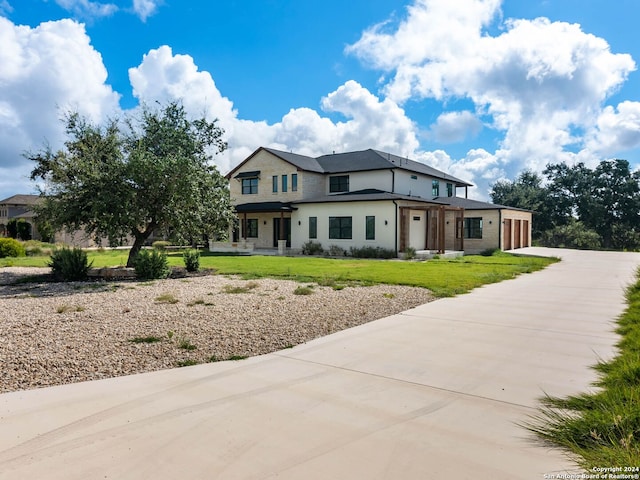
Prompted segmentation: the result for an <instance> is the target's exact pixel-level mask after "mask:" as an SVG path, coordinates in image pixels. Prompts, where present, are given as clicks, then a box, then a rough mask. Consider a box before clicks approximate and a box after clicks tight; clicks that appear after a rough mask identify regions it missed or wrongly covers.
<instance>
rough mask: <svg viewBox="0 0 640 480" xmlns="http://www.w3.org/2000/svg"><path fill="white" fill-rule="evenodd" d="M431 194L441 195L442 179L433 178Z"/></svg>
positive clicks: (434, 195)
mask: <svg viewBox="0 0 640 480" xmlns="http://www.w3.org/2000/svg"><path fill="white" fill-rule="evenodd" d="M431 196H433V197H439V196H440V180H431Z"/></svg>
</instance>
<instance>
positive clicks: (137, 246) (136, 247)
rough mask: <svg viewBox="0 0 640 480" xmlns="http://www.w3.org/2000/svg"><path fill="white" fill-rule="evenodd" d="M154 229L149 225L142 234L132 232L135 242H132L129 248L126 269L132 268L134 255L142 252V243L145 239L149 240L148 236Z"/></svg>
mask: <svg viewBox="0 0 640 480" xmlns="http://www.w3.org/2000/svg"><path fill="white" fill-rule="evenodd" d="M154 228H155V227H153V226H152V225H149V226H147V228H146V229H145V230H144V232H140V231H137V230H136V231H135V232H132V233H133V236H134V238H135V240H134V242H133V246H132V247H131V250H129V258H127V267H129V268H133V266H134V262H135V259H136V255H138V252H140V250H142V246H143V245H144V242H146V241H147V238H149V235H151V232H153V229H154Z"/></svg>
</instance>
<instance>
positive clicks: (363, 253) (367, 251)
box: [349, 247, 396, 258]
mask: <svg viewBox="0 0 640 480" xmlns="http://www.w3.org/2000/svg"><path fill="white" fill-rule="evenodd" d="M349 252H350V254H351V256H352V257H355V258H395V257H396V252H395V251H394V250H391V249H386V248H382V247H360V248H358V247H351V248H350V249H349Z"/></svg>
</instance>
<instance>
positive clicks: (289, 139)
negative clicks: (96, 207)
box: [0, 0, 640, 199]
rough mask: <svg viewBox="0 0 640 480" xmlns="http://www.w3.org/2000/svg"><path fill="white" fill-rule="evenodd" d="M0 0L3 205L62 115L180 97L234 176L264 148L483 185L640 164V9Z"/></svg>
mask: <svg viewBox="0 0 640 480" xmlns="http://www.w3.org/2000/svg"><path fill="white" fill-rule="evenodd" d="M345 5H346V4H345V3H344V2H343V1H342V2H339V1H337V0H323V1H322V2H320V1H311V0H310V1H300V0H298V1H295V0H288V1H276V0H243V1H241V0H237V1H234V0H227V1H224V2H212V1H210V0H190V1H188V2H185V1H178V0H162V1H158V0H120V1H115V0H112V1H109V0H100V1H98V0H0V42H1V44H2V49H1V51H0V198H4V197H8V196H10V195H13V194H15V193H30V192H33V191H34V186H33V185H32V184H31V183H30V182H29V181H28V179H27V177H28V173H29V171H30V168H31V165H30V164H29V162H28V161H26V160H25V159H24V158H23V157H22V153H23V152H25V151H33V150H37V149H40V148H41V147H42V146H43V145H44V144H45V143H46V144H49V145H50V146H51V147H52V148H54V149H56V148H60V146H61V145H62V142H63V141H64V135H63V130H62V124H61V123H60V122H59V120H58V119H59V118H60V117H61V116H62V114H63V113H64V112H65V111H67V110H70V109H71V110H78V111H79V112H80V113H82V114H84V115H86V116H88V117H89V118H90V119H92V120H93V121H95V122H102V121H104V120H105V119H106V118H109V117H114V116H117V117H124V116H126V115H135V112H136V107H137V106H138V105H139V103H140V102H146V103H148V104H153V103H154V102H155V101H156V100H158V101H160V102H166V101H169V100H173V99H181V100H182V101H183V103H184V105H185V107H186V108H187V109H188V111H189V112H190V113H192V114H193V115H194V116H199V115H202V114H206V115H207V116H208V117H210V118H219V121H220V125H221V126H222V127H223V128H224V129H225V131H226V138H227V141H228V143H229V149H228V151H226V152H225V153H224V154H222V155H220V156H217V157H216V158H215V162H216V163H217V164H218V166H219V168H220V170H221V171H222V172H223V173H226V172H227V171H228V170H230V168H232V167H233V166H234V165H236V164H237V163H239V162H240V161H241V160H243V159H244V158H246V156H247V155H249V154H250V153H251V152H252V151H253V150H255V149H256V148H258V147H259V146H271V147H274V148H281V149H285V150H291V151H294V152H297V153H302V154H308V155H322V154H325V153H330V152H331V151H349V150H360V149H366V148H377V149H381V150H384V151H388V152H391V153H395V154H399V155H405V156H409V157H410V158H413V159H415V160H418V161H423V162H425V163H427V164H430V165H432V166H434V167H436V168H440V169H442V170H445V171H447V172H450V173H452V174H454V175H457V176H459V177H461V178H463V179H465V180H468V181H471V182H472V183H474V184H475V185H477V187H476V188H475V189H472V190H471V192H470V196H472V197H474V198H479V199H486V198H487V193H488V190H489V188H490V185H491V184H492V183H493V182H495V181H496V180H498V179H501V178H510V179H513V178H515V176H516V175H517V174H518V173H519V172H520V171H522V170H523V169H525V168H529V169H533V170H536V171H541V170H542V169H543V168H544V166H545V165H546V164H547V163H549V162H554V163H555V162H567V163H574V162H578V161H583V162H585V163H587V164H588V165H590V166H593V165H595V164H596V163H597V162H598V161H599V160H602V159H606V158H613V157H616V158H626V159H628V160H629V161H630V162H631V163H632V165H633V167H634V168H638V167H639V166H640V149H639V147H640V98H639V93H640V78H639V73H638V72H637V70H636V69H637V65H636V62H637V61H638V59H640V51H639V50H640V46H639V45H638V42H636V41H634V35H633V32H634V31H635V28H636V25H635V22H636V21H637V18H639V17H640V15H639V13H640V3H638V2H636V1H635V0H617V1H616V2H610V1H609V2H605V1H604V0H582V1H578V0H540V1H537V0H531V1H522V0H518V1H515V0H502V1H500V0H457V1H456V2H451V1H450V0H413V1H399V0H351V1H350V2H349V3H348V8H345Z"/></svg>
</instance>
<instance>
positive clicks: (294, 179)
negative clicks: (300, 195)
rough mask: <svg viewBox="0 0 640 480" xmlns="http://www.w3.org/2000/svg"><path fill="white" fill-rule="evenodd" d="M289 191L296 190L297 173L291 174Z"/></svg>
mask: <svg viewBox="0 0 640 480" xmlns="http://www.w3.org/2000/svg"><path fill="white" fill-rule="evenodd" d="M291 191H292V192H297V191H298V174H297V173H292V174H291Z"/></svg>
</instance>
